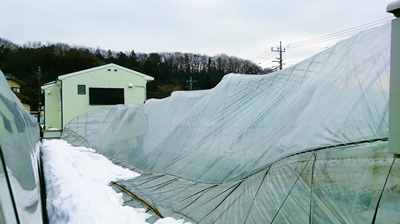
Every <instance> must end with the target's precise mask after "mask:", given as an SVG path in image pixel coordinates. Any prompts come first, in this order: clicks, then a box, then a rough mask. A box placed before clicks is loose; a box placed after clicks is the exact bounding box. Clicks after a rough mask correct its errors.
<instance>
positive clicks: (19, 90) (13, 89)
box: [11, 87, 21, 93]
mask: <svg viewBox="0 0 400 224" xmlns="http://www.w3.org/2000/svg"><path fill="white" fill-rule="evenodd" d="M11 90H12V91H13V92H15V93H20V92H21V89H20V88H19V87H11Z"/></svg>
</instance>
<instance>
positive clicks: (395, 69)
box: [386, 1, 400, 158]
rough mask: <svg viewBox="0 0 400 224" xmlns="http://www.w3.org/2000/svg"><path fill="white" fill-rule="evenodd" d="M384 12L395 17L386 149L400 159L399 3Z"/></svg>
mask: <svg viewBox="0 0 400 224" xmlns="http://www.w3.org/2000/svg"><path fill="white" fill-rule="evenodd" d="M386 11H387V12H390V13H393V14H394V16H395V18H394V19H392V29H391V51H390V87H389V89H390V92H389V143H388V148H389V152H390V153H393V157H395V158H400V138H399V136H400V129H399V125H400V115H399V114H400V91H399V89H398V87H399V85H400V53H399V52H400V43H399V38H400V2H399V1H396V2H392V3H390V4H389V5H388V6H387V8H386Z"/></svg>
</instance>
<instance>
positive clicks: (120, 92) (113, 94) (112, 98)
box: [89, 88, 125, 105]
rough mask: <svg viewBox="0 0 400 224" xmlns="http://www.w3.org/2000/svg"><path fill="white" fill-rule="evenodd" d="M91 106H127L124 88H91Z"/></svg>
mask: <svg viewBox="0 0 400 224" xmlns="http://www.w3.org/2000/svg"><path fill="white" fill-rule="evenodd" d="M89 104H90V105H115V104H125V98H124V89H123V88H89Z"/></svg>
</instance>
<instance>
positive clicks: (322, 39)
mask: <svg viewBox="0 0 400 224" xmlns="http://www.w3.org/2000/svg"><path fill="white" fill-rule="evenodd" d="M391 19H392V17H387V18H384V19H380V20H377V21H374V22H370V23H367V24H364V25H360V26H356V27H353V28H350V29H346V30H342V31H339V32H335V33H331V34H328V35H324V36H320V37H315V38H311V39H308V40H303V41H298V42H294V43H290V44H288V45H286V46H287V48H289V47H290V48H296V47H303V46H307V45H311V44H316V43H321V42H325V41H328V40H333V39H337V38H341V37H346V36H350V35H353V34H356V33H358V32H360V31H362V30H366V29H369V28H373V27H376V26H378V25H382V24H384V23H386V22H388V21H390V20H391Z"/></svg>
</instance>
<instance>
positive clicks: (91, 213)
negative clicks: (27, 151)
mask: <svg viewBox="0 0 400 224" xmlns="http://www.w3.org/2000/svg"><path fill="white" fill-rule="evenodd" d="M42 152H43V170H44V176H45V181H46V196H47V199H46V204H47V212H48V217H49V221H50V223H71V224H72V223H87V224H90V223H96V224H97V223H107V224H108V223H139V224H140V223H147V222H146V219H148V218H149V217H150V216H151V215H150V214H147V213H145V209H143V208H132V207H129V206H124V205H123V199H122V193H116V192H115V191H114V190H113V189H112V188H111V186H110V185H109V184H110V182H111V181H118V180H127V179H132V178H135V177H138V176H139V174H138V173H135V172H133V171H131V170H129V169H124V168H122V167H120V166H117V165H114V164H113V163H112V162H111V161H110V160H108V159H107V158H106V157H104V156H102V155H100V154H98V153H96V152H95V150H94V149H90V148H85V147H74V146H72V145H70V144H68V143H67V142H66V141H63V140H43V144H42ZM183 223H184V221H183V220H182V219H180V220H176V219H173V218H171V217H167V218H164V219H159V220H158V221H157V222H156V224H183ZM185 224H187V223H185Z"/></svg>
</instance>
